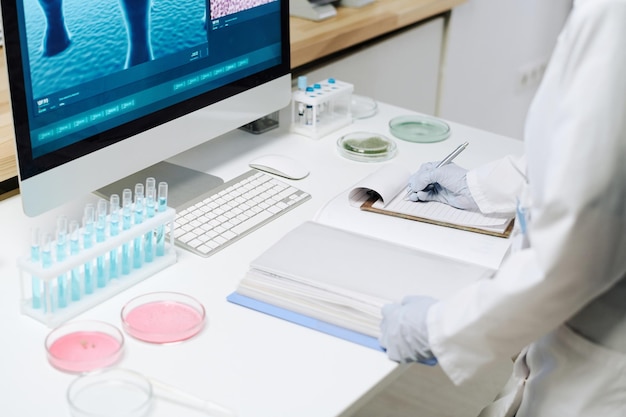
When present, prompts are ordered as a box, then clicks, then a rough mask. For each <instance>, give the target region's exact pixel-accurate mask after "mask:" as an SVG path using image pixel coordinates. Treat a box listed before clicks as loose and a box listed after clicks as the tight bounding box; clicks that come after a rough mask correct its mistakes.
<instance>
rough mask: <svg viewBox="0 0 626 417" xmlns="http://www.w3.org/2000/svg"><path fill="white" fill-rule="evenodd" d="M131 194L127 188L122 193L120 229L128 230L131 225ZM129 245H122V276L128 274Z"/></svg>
mask: <svg viewBox="0 0 626 417" xmlns="http://www.w3.org/2000/svg"><path fill="white" fill-rule="evenodd" d="M132 207H133V192H132V191H131V190H130V189H129V188H125V189H124V191H122V229H123V230H129V229H130V228H131V226H132V223H133V218H132ZM130 269H131V263H130V243H124V244H122V275H128V274H130Z"/></svg>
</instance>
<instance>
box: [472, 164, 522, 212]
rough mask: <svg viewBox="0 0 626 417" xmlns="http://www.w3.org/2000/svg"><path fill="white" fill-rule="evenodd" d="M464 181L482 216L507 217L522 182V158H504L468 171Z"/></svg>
mask: <svg viewBox="0 0 626 417" xmlns="http://www.w3.org/2000/svg"><path fill="white" fill-rule="evenodd" d="M466 178H467V186H468V188H469V189H470V192H471V193H472V197H473V198H474V201H475V202H476V204H477V205H478V208H479V209H480V211H481V212H482V213H485V214H502V215H506V216H510V215H512V214H513V213H515V208H516V205H517V196H519V195H520V194H521V192H522V189H523V187H524V185H525V183H526V157H525V156H521V157H515V156H512V155H508V156H506V157H504V158H502V159H500V160H497V161H493V162H490V163H488V164H485V165H483V166H481V167H479V168H475V169H472V170H470V171H468V172H467V176H466Z"/></svg>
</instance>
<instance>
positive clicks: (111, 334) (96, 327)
mask: <svg viewBox="0 0 626 417" xmlns="http://www.w3.org/2000/svg"><path fill="white" fill-rule="evenodd" d="M45 345H46V351H47V352H48V361H49V362H50V364H51V365H52V366H54V367H55V368H57V369H59V370H61V371H65V372H70V373H81V372H88V371H93V370H96V369H101V368H106V367H108V366H111V365H113V364H115V363H116V362H117V361H118V360H119V359H120V358H121V356H122V354H123V351H124V335H123V334H122V332H121V331H120V330H119V329H118V328H117V327H115V326H113V325H111V324H108V323H105V322H101V321H95V320H93V321H92V320H84V321H80V320H79V321H74V322H69V323H66V324H63V325H61V326H59V327H57V328H55V329H54V330H52V331H51V332H50V333H49V334H48V336H47V337H46V340H45Z"/></svg>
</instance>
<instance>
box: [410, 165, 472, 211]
mask: <svg viewBox="0 0 626 417" xmlns="http://www.w3.org/2000/svg"><path fill="white" fill-rule="evenodd" d="M437 164H438V162H427V163H425V164H422V166H421V167H420V169H419V170H417V172H415V173H414V174H413V175H411V177H410V178H409V194H408V195H407V198H408V199H409V200H411V201H439V202H441V203H446V204H449V205H451V206H453V207H456V208H460V209H463V210H474V211H480V210H479V209H478V205H476V201H474V198H473V197H472V194H471V193H470V190H469V188H468V187H467V179H466V175H467V170H466V169H465V168H461V167H460V166H458V165H456V164H454V163H450V164H446V165H444V166H442V167H439V168H437Z"/></svg>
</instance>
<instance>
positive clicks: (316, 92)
mask: <svg viewBox="0 0 626 417" xmlns="http://www.w3.org/2000/svg"><path fill="white" fill-rule="evenodd" d="M353 91H354V86H353V85H352V84H350V83H347V82H344V81H339V80H335V79H334V78H328V79H326V80H324V81H320V82H318V83H315V84H312V85H309V86H306V88H304V89H298V90H296V91H294V93H293V97H292V100H291V106H292V108H291V113H292V123H291V131H292V132H294V133H298V134H301V135H305V136H308V137H311V138H314V139H318V138H320V137H322V136H325V135H327V134H329V133H331V132H334V131H335V130H337V129H340V128H342V127H344V126H347V125H349V124H350V123H352V111H351V104H352V92H353Z"/></svg>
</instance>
